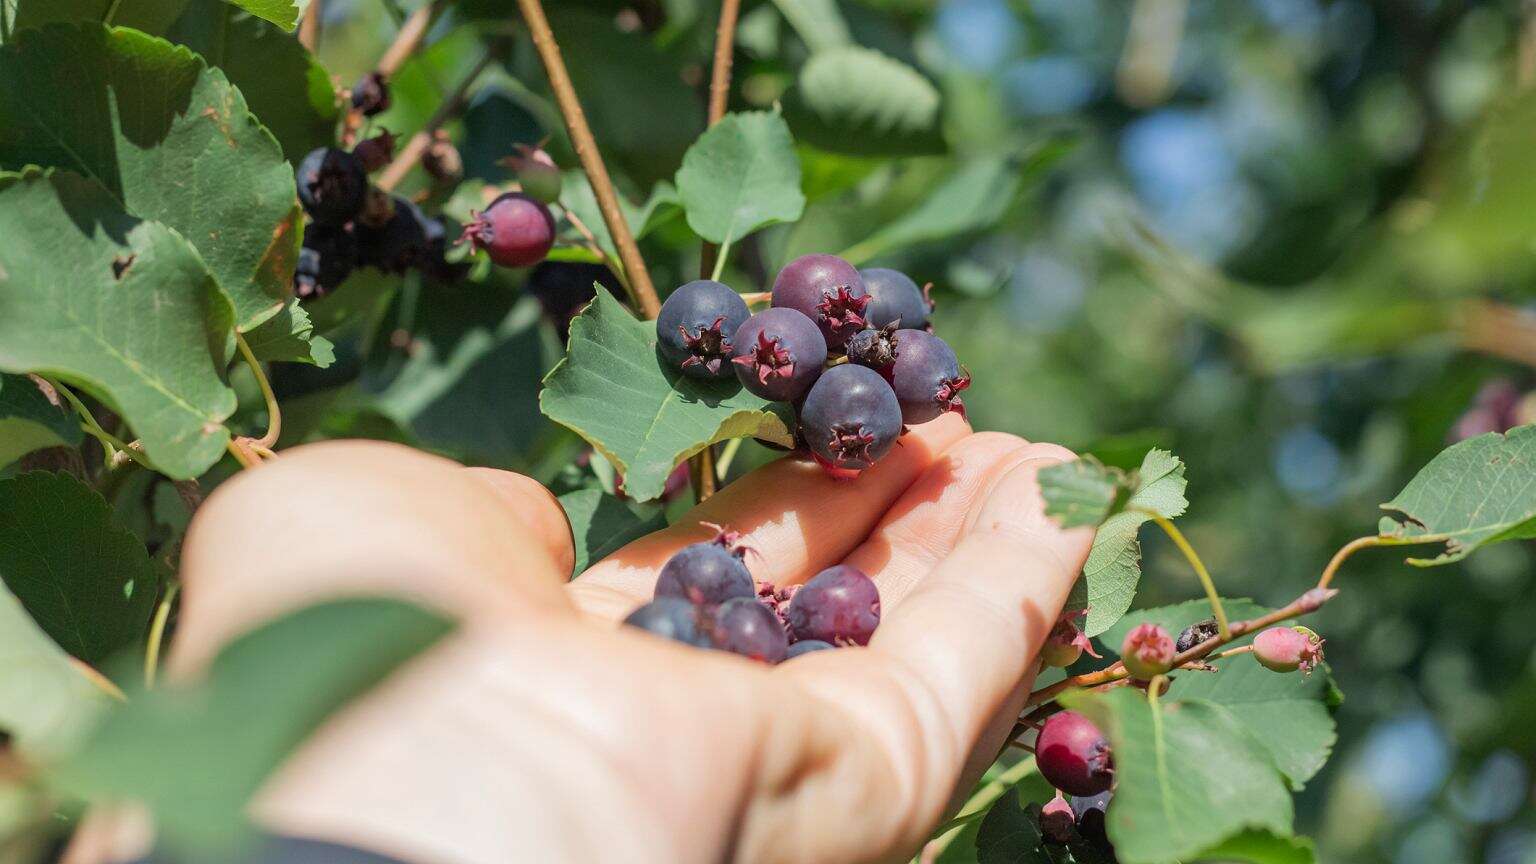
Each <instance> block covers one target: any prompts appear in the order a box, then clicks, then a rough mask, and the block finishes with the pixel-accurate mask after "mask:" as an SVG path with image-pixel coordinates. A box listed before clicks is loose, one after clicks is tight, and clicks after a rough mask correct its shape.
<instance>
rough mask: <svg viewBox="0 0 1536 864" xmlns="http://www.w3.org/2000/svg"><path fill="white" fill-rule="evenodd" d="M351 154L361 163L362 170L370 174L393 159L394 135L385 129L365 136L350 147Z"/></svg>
mask: <svg viewBox="0 0 1536 864" xmlns="http://www.w3.org/2000/svg"><path fill="white" fill-rule="evenodd" d="M352 155H353V156H356V157H357V161H358V162H360V163H362V166H363V170H364V171H367V172H368V173H369V174H372V173H373V172H375V171H377V170H379V169H380V168H383V167H384V166H385V165H388V164H389V163H390V162H392V161H394V158H395V136H394V135H392V134H390V132H389V130H388V129H386V130H384V131H382V132H380V133H379V134H377V135H375V136H373V137H372V138H365V139H363V140H362V141H359V142H357V146H356V147H353V148H352Z"/></svg>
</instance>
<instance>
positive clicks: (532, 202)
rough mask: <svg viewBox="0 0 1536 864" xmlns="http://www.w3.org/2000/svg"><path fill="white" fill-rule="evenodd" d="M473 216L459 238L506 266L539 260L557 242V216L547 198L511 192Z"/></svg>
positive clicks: (526, 263)
mask: <svg viewBox="0 0 1536 864" xmlns="http://www.w3.org/2000/svg"><path fill="white" fill-rule="evenodd" d="M470 216H472V217H473V218H472V219H471V220H470V223H469V224H468V225H465V226H464V234H463V235H462V236H461V237H460V238H459V242H460V243H463V242H464V241H465V240H468V241H469V242H470V245H471V246H473V247H474V248H475V249H476V250H480V249H484V250H485V252H486V254H487V255H489V256H491V260H492V261H495V262H496V263H497V264H500V265H501V266H503V267H528V266H531V265H534V264H537V263H539V262H540V261H543V260H544V258H545V256H547V255H548V254H549V250H550V247H552V246H554V245H555V217H554V216H551V215H550V213H549V208H548V207H545V206H544V202H542V201H540V200H538V199H536V198H532V197H530V196H528V195H524V194H523V193H521V192H508V193H506V194H504V195H502V196H501V197H499V198H497V199H496V200H495V201H492V202H491V204H490V206H489V207H486V208H485V209H484V210H483V211H480V212H475V211H473V210H471V211H470Z"/></svg>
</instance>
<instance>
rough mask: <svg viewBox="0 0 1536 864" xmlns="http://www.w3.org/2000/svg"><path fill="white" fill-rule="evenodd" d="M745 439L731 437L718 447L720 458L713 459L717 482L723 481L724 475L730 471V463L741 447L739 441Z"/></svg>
mask: <svg viewBox="0 0 1536 864" xmlns="http://www.w3.org/2000/svg"><path fill="white" fill-rule="evenodd" d="M745 440H746V439H745V438H732V439H731V440H729V441H727V442H725V446H724V447H722V448H721V449H720V458H719V459H717V460H715V477H716V479H717V480H719V482H721V483H724V482H725V475H726V474H728V473H729V472H730V470H731V463H732V462H734V461H735V460H736V453H737V451H739V450H740V449H741V442H742V441H745Z"/></svg>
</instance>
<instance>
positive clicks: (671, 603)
mask: <svg viewBox="0 0 1536 864" xmlns="http://www.w3.org/2000/svg"><path fill="white" fill-rule="evenodd" d="M702 614H703V613H702V612H701V611H700V610H699V608H698V607H697V606H694V605H693V604H692V603H689V602H688V601H687V600H679V599H678V598H676V597H658V598H656V599H655V600H652V601H651V602H649V603H647V604H645V605H644V606H641V607H640V608H639V609H636V610H635V611H633V612H631V613H629V617H627V618H625V619H624V623H625V624H628V625H629V626H631V627H639V628H640V629H641V630H644V631H646V632H648V633H654V634H656V635H657V636H661V637H663V638H666V639H671V640H673V641H674V642H682V643H684V644H685V645H696V646H698V647H700V648H708V647H710V643H709V637H708V636H706V635H705V634H704V631H703V630H702V629H701V628H700V627H699V619H700V617H701V616H702Z"/></svg>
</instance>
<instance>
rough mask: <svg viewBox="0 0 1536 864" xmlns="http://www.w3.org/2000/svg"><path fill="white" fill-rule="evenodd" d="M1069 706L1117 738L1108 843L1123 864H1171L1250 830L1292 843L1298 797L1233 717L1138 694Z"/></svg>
mask: <svg viewBox="0 0 1536 864" xmlns="http://www.w3.org/2000/svg"><path fill="white" fill-rule="evenodd" d="M1061 701H1062V704H1063V705H1066V706H1067V707H1069V708H1072V709H1073V710H1076V711H1080V712H1082V713H1084V714H1086V715H1088V717H1089V718H1090V719H1092V720H1093V721H1094V722H1095V723H1097V724H1098V725H1099V727H1100V728H1101V729H1103V730H1104V732H1105V734H1107V735H1108V736H1109V739H1110V743H1111V744H1112V746H1113V747H1114V753H1115V776H1116V780H1115V798H1114V801H1112V802H1111V803H1110V806H1109V813H1108V826H1109V839H1110V840H1111V842H1113V843H1114V844H1115V854H1116V856H1117V857H1118V858H1119V859H1120V860H1121V861H1123V862H1125V864H1167V862H1169V861H1177V860H1180V859H1184V858H1187V857H1189V856H1191V855H1194V854H1197V853H1199V852H1200V851H1202V850H1204V849H1207V848H1209V847H1211V846H1212V845H1214V844H1216V843H1219V842H1221V841H1222V840H1223V839H1225V838H1227V837H1229V836H1231V835H1233V834H1235V833H1237V832H1238V831H1242V830H1244V829H1248V828H1258V829H1265V830H1269V831H1272V832H1274V833H1276V834H1280V835H1282V836H1288V835H1289V834H1290V833H1291V817H1292V807H1291V796H1290V793H1289V792H1288V791H1287V790H1286V788H1285V784H1284V782H1283V780H1282V778H1281V776H1280V774H1279V772H1278V771H1276V770H1275V767H1274V765H1273V763H1272V762H1271V761H1270V759H1269V756H1268V754H1266V753H1265V752H1264V750H1263V749H1261V748H1260V747H1259V745H1258V744H1257V743H1255V741H1254V740H1253V738H1252V737H1251V736H1250V735H1249V734H1248V732H1246V731H1245V730H1244V729H1243V726H1242V724H1240V723H1239V722H1238V721H1237V719H1235V718H1234V717H1233V716H1232V715H1231V714H1230V713H1229V712H1228V711H1227V710H1226V709H1225V708H1222V707H1221V706H1219V705H1216V704H1214V703H1210V702H1202V701H1183V702H1175V701H1172V700H1169V699H1166V698H1165V699H1164V700H1163V701H1161V702H1160V703H1159V704H1158V705H1157V706H1155V707H1154V706H1153V705H1152V704H1151V703H1150V702H1149V701H1148V699H1147V697H1146V694H1144V693H1142V692H1141V691H1140V690H1136V689H1133V688H1119V689H1116V690H1111V691H1109V692H1107V693H1102V694H1099V693H1091V692H1087V691H1076V692H1072V693H1068V694H1064V695H1063V697H1062V700H1061Z"/></svg>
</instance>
